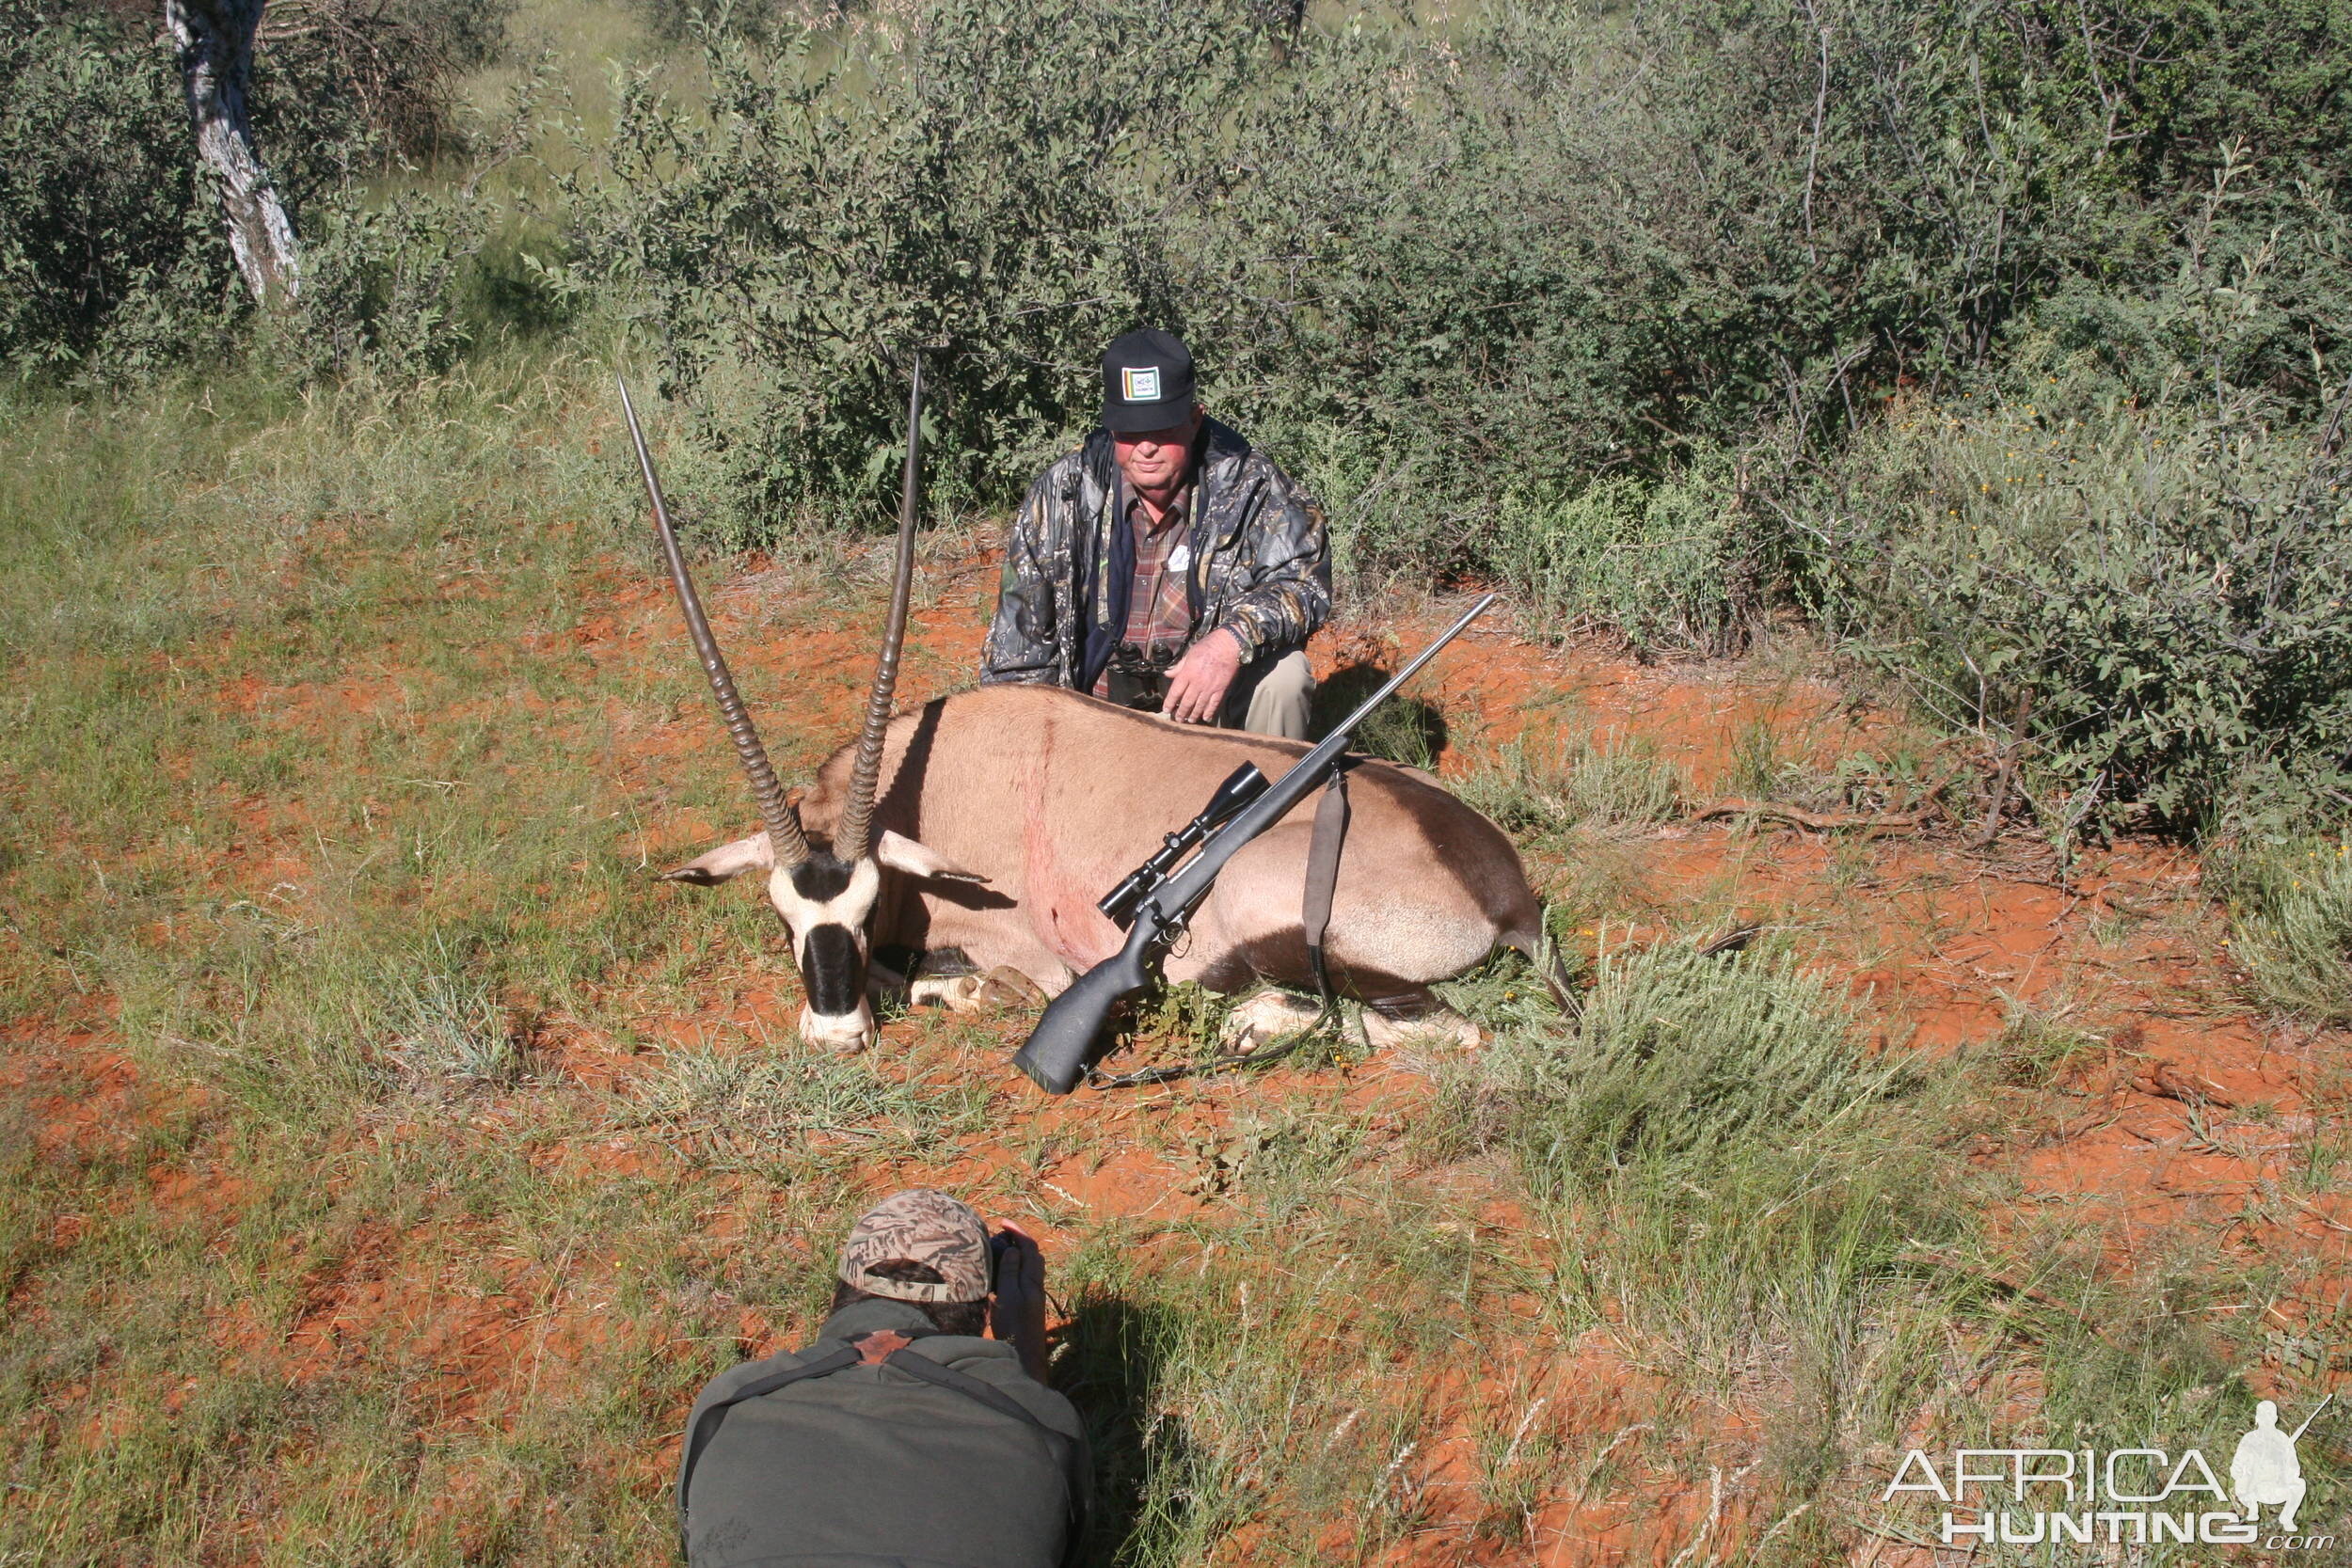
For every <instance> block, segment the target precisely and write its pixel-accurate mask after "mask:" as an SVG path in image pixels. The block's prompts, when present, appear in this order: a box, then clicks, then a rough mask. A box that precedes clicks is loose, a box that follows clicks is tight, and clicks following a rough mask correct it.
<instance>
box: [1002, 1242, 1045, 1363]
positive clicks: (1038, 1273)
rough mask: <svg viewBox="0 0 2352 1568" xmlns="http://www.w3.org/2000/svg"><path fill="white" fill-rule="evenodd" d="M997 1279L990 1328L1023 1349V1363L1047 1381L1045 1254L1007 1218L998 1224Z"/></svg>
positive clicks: (1007, 1341) (1021, 1351)
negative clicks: (1003, 1222)
mask: <svg viewBox="0 0 2352 1568" xmlns="http://www.w3.org/2000/svg"><path fill="white" fill-rule="evenodd" d="M993 1239H994V1241H995V1243H996V1246H995V1253H996V1280H995V1286H996V1288H995V1291H994V1292H993V1302H992V1304H991V1306H990V1308H989V1316H988V1331H989V1333H990V1334H991V1335H993V1336H994V1337H995V1338H999V1339H1002V1340H1004V1341H1005V1342H1006V1343H1007V1344H1009V1345H1010V1346H1012V1348H1013V1349H1014V1350H1016V1351H1019V1352H1020V1353H1021V1365H1022V1366H1023V1367H1025V1368H1026V1369H1027V1370H1028V1373H1029V1375H1030V1376H1031V1377H1033V1378H1035V1379H1037V1380H1038V1381H1039V1382H1040V1383H1042V1382H1044V1381H1045V1254H1044V1253H1043V1252H1041V1251H1040V1250H1039V1248H1038V1244H1037V1243H1036V1241H1035V1240H1033V1239H1032V1238H1031V1237H1030V1235H1029V1233H1028V1232H1027V1231H1025V1230H1024V1229H1022V1228H1021V1227H1019V1226H1017V1225H1014V1224H1012V1223H1011V1222H1010V1221H1007V1222H1006V1223H1005V1224H1003V1225H1001V1226H999V1227H997V1229H996V1235H995V1237H994V1238H993Z"/></svg>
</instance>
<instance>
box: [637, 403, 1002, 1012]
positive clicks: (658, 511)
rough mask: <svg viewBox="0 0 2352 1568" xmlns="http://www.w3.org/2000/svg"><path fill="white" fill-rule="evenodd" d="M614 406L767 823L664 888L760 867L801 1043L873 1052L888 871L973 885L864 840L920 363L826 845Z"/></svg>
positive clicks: (907, 843) (916, 850)
mask: <svg viewBox="0 0 2352 1568" xmlns="http://www.w3.org/2000/svg"><path fill="white" fill-rule="evenodd" d="M621 406H622V408H623V410H624V411H625V412H626V413H627V414H628V432H629V437H630V439H631V440H632V441H634V442H635V443H636V446H637V459H638V464H639V466H640V467H642V468H643V469H644V475H645V490H646V494H647V495H648V496H649V497H650V498H651V499H652V502H653V515H654V526H655V529H656V531H658V532H659V533H660V538H661V550H662V555H663V558H664V559H665V560H666V561H667V562H668V563H669V567H670V580H671V583H672V584H673V585H674V586H675V588H676V590H677V597H678V608H679V609H680V610H683V611H684V612H685V616H686V629H687V632H688V635H689V636H690V637H691V638H692V640H693V643H694V651H695V653H696V654H697V655H699V656H700V657H701V659H702V664H703V672H704V673H706V674H707V675H708V676H709V678H710V690H711V694H712V695H713V696H714V697H716V698H717V699H718V703H719V711H720V713H721V715H722V716H723V717H724V719H725V720H726V725H727V733H728V735H730V736H732V737H733V738H734V740H735V750H736V754H737V755H738V756H739V758H740V759H741V760H742V764H743V771H744V774H745V776H746V777H747V778H748V779H749V780H750V781H751V786H752V798H753V799H754V800H755V801H757V802H758V805H759V815H760V817H761V819H762V820H763V821H765V822H766V824H767V831H766V832H762V833H758V834H755V835H754V836H753V837H751V838H745V839H738V840H737V841H736V842H734V843H732V844H728V845H725V846H723V847H720V848H717V849H714V850H712V851H711V852H710V853H708V854H707V855H704V856H703V857H701V858H700V859H698V860H695V861H692V862H691V863H688V864H686V865H682V866H680V867H678V868H677V869H676V870H675V871H673V872H670V873H668V877H669V879H671V880H673V881H681V882H693V883H698V884H705V885H707V884H709V883H714V882H723V881H725V880H727V879H730V878H732V877H737V876H739V875H741V874H742V873H744V872H746V871H752V870H765V871H766V872H767V873H768V902H769V903H770V904H771V905H773V906H774V908H775V911H776V913H777V915H778V916H780V917H781V918H782V919H783V921H784V924H785V929H786V930H787V933H789V935H790V937H791V942H792V956H793V958H794V959H795V961H796V962H798V963H799V965H800V969H801V980H802V984H803V987H804V988H805V989H806V991H807V1001H806V1003H805V1005H803V1007H802V1008H801V1037H803V1039H806V1040H808V1041H810V1042H811V1043H812V1044H817V1045H823V1046H827V1047H831V1048H832V1049H834V1050H839V1051H853V1050H856V1049H858V1048H860V1047H862V1046H866V1045H869V1044H871V1043H872V1042H873V1040H874V1038H875V1034H876V1031H875V1026H874V1012H873V1008H872V1007H871V1006H868V1004H867V1001H866V962H867V958H868V956H869V939H868V936H867V929H868V926H869V923H870V922H871V920H872V918H873V913H874V906H875V903H876V900H877V899H878V898H879V897H880V895H881V893H882V871H883V869H884V868H885V867H888V868H891V869H893V870H897V871H901V872H904V873H907V874H910V875H913V876H917V877H926V878H934V879H963V880H974V879H975V878H972V877H971V876H970V874H969V873H966V872H962V871H960V870H959V869H958V868H956V867H955V866H953V865H951V864H949V863H946V861H944V860H943V859H942V858H941V857H939V856H936V855H933V854H932V853H931V852H930V850H928V849H926V848H924V847H923V846H922V845H920V844H917V843H916V842H914V840H913V839H910V838H907V837H905V836H904V835H902V834H899V833H894V832H884V833H882V835H881V836H880V838H879V840H876V839H875V838H874V836H873V834H872V832H871V828H872V824H873V813H874V791H875V785H876V783H877V779H878V776H879V775H880V773H881V770H882V732H883V731H884V729H885V728H887V726H888V725H889V722H890V705H891V698H892V696H893V694H894V692H895V691H896V689H897V687H898V653H899V649H900V646H901V645H902V644H903V643H904V641H905V640H906V626H907V602H908V596H909V594H910V592H911V591H912V589H913V586H914V517H915V503H916V499H917V488H918V484H919V479H920V472H921V460H922V454H921V450H920V449H921V440H922V412H923V368H922V363H921V361H920V360H919V359H918V360H917V361H916V363H915V367H914V388H913V390H912V392H911V393H910V394H909V397H908V400H907V454H906V467H905V472H904V475H903V480H902V483H901V485H900V494H899V501H898V571H897V577H896V578H895V579H894V581H893V582H892V584H891V591H890V618H889V622H888V624H887V626H885V628H884V630H883V632H882V653H881V656H880V657H879V658H878V659H877V660H876V661H875V665H874V683H873V686H872V688H871V689H870V690H869V691H868V693H867V696H866V720H865V727H864V728H863V730H862V731H861V732H860V733H859V736H858V742H857V754H856V758H855V761H854V763H853V765H852V768H851V770H850V787H849V792H848V795H847V798H846V799H845V800H843V802H842V807H841V813H840V817H839V820H838V822H837V823H836V825H835V828H834V834H833V840H832V842H831V843H830V844H822V845H819V844H812V843H811V842H810V840H809V837H808V834H807V832H805V831H804V829H803V824H802V821H801V814H800V810H799V807H798V806H797V805H796V804H795V803H794V802H793V801H792V800H789V799H787V796H786V794H785V791H784V786H783V784H780V783H778V782H777V779H776V774H775V769H774V768H772V767H771V765H770V764H769V761H768V750H767V748H766V747H765V746H763V745H762V744H761V743H760V739H759V732H758V730H757V729H756V728H755V727H754V726H753V723H752V718H751V715H750V713H749V712H747V711H746V710H745V709H744V706H743V700H742V698H741V697H740V696H739V694H738V693H737V691H736V689H735V677H734V675H733V674H731V673H729V672H728V670H727V663H726V660H725V658H724V657H722V656H721V655H720V652H719V644H718V642H717V641H716V640H715V639H714V638H713V637H712V636H711V632H710V623H709V620H708V619H707V617H706V616H705V615H704V613H703V607H702V599H701V596H700V595H699V594H696V593H695V591H694V583H693V579H692V578H691V577H690V576H689V575H688V573H687V570H686V559H685V556H684V555H683V553H682V552H681V551H680V550H679V548H678V542H677V534H676V532H675V531H674V530H673V529H672V528H671V526H670V513H669V508H668V506H667V505H666V504H664V502H663V500H662V497H661V482H660V479H659V478H657V477H656V475H655V473H654V467H653V456H652V454H651V453H650V452H649V451H646V450H645V438H644V432H643V431H641V430H640V429H639V428H638V424H637V410H636V408H635V406H634V405H632V404H630V402H629V397H628V387H627V386H623V387H622V388H621Z"/></svg>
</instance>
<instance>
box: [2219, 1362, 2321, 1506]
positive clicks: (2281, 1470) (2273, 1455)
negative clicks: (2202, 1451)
mask: <svg viewBox="0 0 2352 1568" xmlns="http://www.w3.org/2000/svg"><path fill="white" fill-rule="evenodd" d="M2335 1397H2336V1396H2335V1395H2333V1394H2330V1395H2328V1398H2327V1399H2324V1400H2322V1401H2320V1402H2319V1410H2325V1409H2327V1408H2328V1404H2329V1402H2332V1401H2333V1400H2334V1399H2335ZM2319 1410H2314V1411H2312V1413H2311V1414H2310V1415H2308V1416H2306V1417H2304V1418H2303V1424H2302V1425H2301V1426H2299V1427H2296V1429H2295V1430H2294V1431H2293V1432H2291V1433H2287V1432H2280V1430H2279V1407H2278V1406H2277V1405H2276V1404H2273V1403H2272V1402H2270V1401H2268V1400H2265V1401H2263V1402H2262V1403H2260V1404H2258V1405H2256V1406H2255V1407H2254V1430H2253V1431H2251V1432H2249V1433H2247V1434H2246V1435H2245V1436H2243V1437H2241V1438H2239V1439H2238V1440H2237V1453H2236V1455H2235V1457H2233V1459H2232V1460H2231V1461H2230V1492H2231V1494H2232V1496H2233V1497H2235V1498H2236V1499H2237V1505H2238V1507H2239V1508H2241V1509H2243V1510H2244V1511H2245V1513H2246V1517H2247V1519H2248V1520H2249V1521H2251V1520H2253V1519H2254V1518H2256V1517H2258V1516H2259V1515H2260V1514H2261V1513H2262V1511H2263V1510H2264V1509H2265V1508H2276V1509H2277V1510H2278V1511H2279V1528H2280V1529H2282V1530H2292V1529H2294V1528H2295V1511H2296V1509H2298V1508H2300V1507H2302V1506H2303V1493H2304V1490H2305V1485H2304V1481H2303V1462H2302V1461H2301V1460H2300V1459H2298V1458H2296V1453H2295V1445H2296V1442H2298V1441H2299V1440H2300V1439H2301V1438H2302V1435H2303V1433H2306V1432H2309V1431H2310V1430H2311V1427H2312V1422H2313V1421H2316V1420H2318V1419H2319Z"/></svg>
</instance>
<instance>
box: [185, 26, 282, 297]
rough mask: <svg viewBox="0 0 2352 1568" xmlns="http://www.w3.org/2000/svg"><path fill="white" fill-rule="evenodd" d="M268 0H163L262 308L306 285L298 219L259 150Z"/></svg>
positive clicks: (211, 164) (202, 155) (201, 140)
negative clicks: (259, 55) (253, 98)
mask: <svg viewBox="0 0 2352 1568" xmlns="http://www.w3.org/2000/svg"><path fill="white" fill-rule="evenodd" d="M262 3H263V0H164V21H165V24H166V25H167V26H169V27H170V29H171V36H172V38H173V39H174V40H177V41H178V43H179V45H180V75H181V79H182V80H183V82H184V83H185V84H186V85H187V89H188V113H189V115H190V117H191V118H193V119H194V120H195V121H196V155H197V156H198V157H199V159H201V160H202V161H203V164H204V166H205V167H206V168H207V169H209V170H211V171H212V175H213V180H214V182H215V185H216V186H217V188H218V189H219V191H220V206H221V214H222V216H224V217H225V218H226V219H227V220H228V223H229V249H230V253H231V254H232V255H234V256H235V257H236V259H237V270H238V271H239V272H240V273H243V274H244V275H245V284H246V288H248V289H250V290H252V291H253V297H254V298H255V299H256V300H257V301H259V302H260V303H261V304H262V305H263V306H268V305H272V304H276V303H278V302H279V300H280V297H281V293H282V297H283V298H284V299H292V298H294V296H295V295H296V294H297V293H300V292H301V288H302V270H301V269H302V257H301V252H300V251H299V250H297V249H296V248H295V245H294V225H293V224H292V223H290V222H288V221H287V218H286V209H285V207H284V206H283V205H282V204H281V203H280V202H279V201H278V190H277V187H276V186H274V185H272V184H271V183H270V179H269V171H268V170H267V169H265V168H263V167H262V160H261V158H260V157H259V156H258V155H256V153H255V152H254V150H253V127H252V122H251V121H250V119H248V118H247V116H246V87H248V86H249V85H250V83H251V81H252V78H253V34H254V30H255V29H256V28H257V27H259V26H260V25H261V24H262Z"/></svg>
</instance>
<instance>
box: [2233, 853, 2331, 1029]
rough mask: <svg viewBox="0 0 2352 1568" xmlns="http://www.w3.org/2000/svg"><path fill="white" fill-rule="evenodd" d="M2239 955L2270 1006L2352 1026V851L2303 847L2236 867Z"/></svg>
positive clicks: (2254, 857)
mask: <svg viewBox="0 0 2352 1568" xmlns="http://www.w3.org/2000/svg"><path fill="white" fill-rule="evenodd" d="M2227 877H2228V880H2229V881H2231V882H2233V883H2234V884H2235V893H2236V896H2235V897H2234V898H2233V907H2234V908H2233V912H2234V916H2235V918H2234V919H2233V923H2232V949H2233V952H2235V954H2236V956H2237V960H2238V962H2239V963H2240V964H2242V965H2243V966H2244V967H2245V970H2246V977H2247V982H2248V985H2249V988H2250V989H2251V990H2252V991H2253V993H2254V995H2255V996H2256V997H2257V998H2258V999H2260V1000H2261V1001H2262V1002H2263V1003H2264V1004H2265V1006H2271V1007H2275V1008H2277V1009H2278V1010H2280V1012H2285V1013H2292V1014H2295V1015H2296V1016H2298V1017H2302V1018H2308V1019H2311V1020H2312V1021H2314V1022H2325V1023H2342V1022H2346V1021H2352V846H2347V845H2344V844H2329V843H2301V844H2295V845H2291V846H2288V847H2284V848H2280V849H2274V850H2269V851H2261V852H2256V853H2254V854H2252V855H2247V856H2241V857H2239V858H2238V859H2236V860H2235V861H2233V863H2232V864H2231V866H2230V867H2229V870H2228V873H2227Z"/></svg>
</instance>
